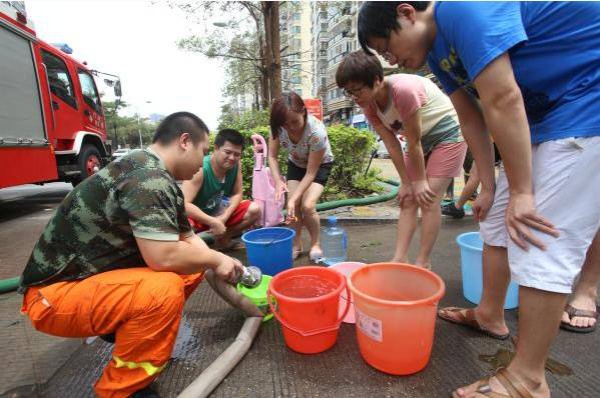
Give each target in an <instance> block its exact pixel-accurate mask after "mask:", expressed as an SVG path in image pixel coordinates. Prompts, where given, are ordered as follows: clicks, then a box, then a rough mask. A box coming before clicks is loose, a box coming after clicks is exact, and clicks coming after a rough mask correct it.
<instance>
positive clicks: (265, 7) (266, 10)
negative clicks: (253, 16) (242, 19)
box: [261, 1, 273, 102]
mask: <svg viewBox="0 0 600 398" xmlns="http://www.w3.org/2000/svg"><path fill="white" fill-rule="evenodd" d="M261 5H262V12H263V22H264V25H265V47H264V48H265V51H264V55H265V66H266V68H265V75H264V76H265V79H264V80H265V83H267V84H265V85H264V86H263V95H265V94H266V96H267V98H268V100H269V101H268V102H271V99H272V98H273V97H272V96H271V94H272V91H271V86H272V84H271V76H272V73H271V64H272V63H273V53H272V52H271V17H270V14H271V2H269V1H263V2H261Z"/></svg>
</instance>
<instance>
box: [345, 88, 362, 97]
mask: <svg viewBox="0 0 600 398" xmlns="http://www.w3.org/2000/svg"><path fill="white" fill-rule="evenodd" d="M363 88H365V86H362V87H359V88H355V89H347V88H345V89H344V95H345V96H346V97H348V98H351V97H360V94H361V93H362V91H363Z"/></svg>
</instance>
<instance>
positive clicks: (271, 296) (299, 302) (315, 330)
mask: <svg viewBox="0 0 600 398" xmlns="http://www.w3.org/2000/svg"><path fill="white" fill-rule="evenodd" d="M344 291H345V293H346V295H347V296H349V291H348V287H347V285H346V277H345V276H344V275H342V274H340V273H339V272H337V271H334V270H332V269H329V268H323V267H298V268H293V269H289V270H286V271H283V272H281V273H279V274H277V275H276V276H275V277H274V278H273V279H272V280H271V283H270V284H269V290H268V294H267V297H268V300H269V305H270V306H271V311H272V312H273V314H274V315H275V317H276V318H277V320H278V321H279V322H281V325H282V326H283V337H284V339H285V343H286V344H287V346H288V347H289V348H290V349H292V350H294V351H296V352H299V353H302V354H316V353H319V352H323V351H326V350H328V349H329V348H331V347H333V345H334V344H335V342H336V341H337V337H338V331H339V328H340V323H341V322H342V319H343V318H344V317H345V316H346V313H347V312H348V309H349V308H350V306H349V303H346V305H345V308H344V311H343V312H339V306H340V295H341V294H342V292H344Z"/></svg>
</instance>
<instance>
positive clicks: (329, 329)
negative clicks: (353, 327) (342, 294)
mask: <svg viewBox="0 0 600 398" xmlns="http://www.w3.org/2000/svg"><path fill="white" fill-rule="evenodd" d="M346 295H347V296H346V297H350V288H349V287H348V285H346ZM271 298H272V295H271V286H269V288H268V290H267V301H268V302H269V307H270V308H271V313H272V314H273V315H274V316H275V318H277V320H278V321H279V322H281V324H282V325H283V326H285V327H286V328H288V329H290V330H292V331H294V332H296V333H298V334H299V335H301V336H303V337H309V336H314V335H316V334H321V333H327V332H333V331H336V330H338V329H339V328H340V324H341V323H342V319H344V318H345V317H346V314H347V313H348V310H349V309H350V301H349V300H345V301H346V308H345V309H344V313H343V314H342V316H341V317H340V318H339V319H338V320H337V321H336V322H335V324H334V325H332V326H327V327H324V328H318V329H313V330H309V331H304V330H300V329H298V328H296V327H294V326H292V325H290V324H289V323H287V321H285V320H284V319H283V318H282V317H281V315H280V314H279V313H278V312H277V310H276V308H275V304H273V301H272V300H271Z"/></svg>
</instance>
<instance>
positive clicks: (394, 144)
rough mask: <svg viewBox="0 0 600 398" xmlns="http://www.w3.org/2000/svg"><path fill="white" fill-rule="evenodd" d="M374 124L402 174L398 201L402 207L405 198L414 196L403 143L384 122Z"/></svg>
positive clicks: (399, 173)
mask: <svg viewBox="0 0 600 398" xmlns="http://www.w3.org/2000/svg"><path fill="white" fill-rule="evenodd" d="M372 125H373V128H374V129H375V131H377V134H379V136H380V137H381V140H382V141H383V143H384V144H385V147H386V148H387V150H388V152H389V154H390V158H392V163H394V167H396V171H397V172H398V175H399V176H400V181H401V182H402V183H401V184H400V189H399V190H398V202H399V203H400V207H402V204H403V203H404V200H405V199H409V198H410V197H412V184H411V182H410V178H408V173H407V172H406V165H405V164H404V155H403V152H402V145H400V141H399V140H398V137H396V134H394V133H393V132H392V131H390V130H388V129H387V128H386V127H385V126H384V125H383V124H381V123H378V124H376V123H372Z"/></svg>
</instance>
